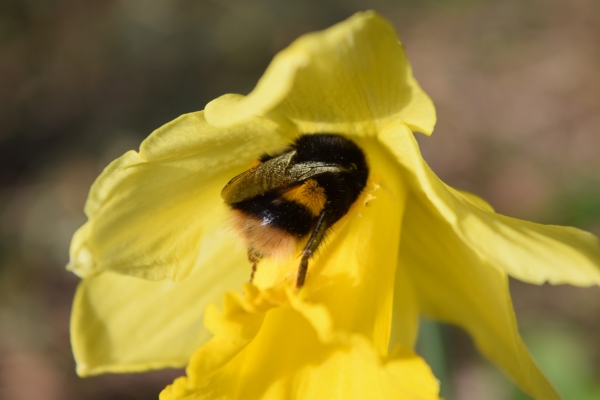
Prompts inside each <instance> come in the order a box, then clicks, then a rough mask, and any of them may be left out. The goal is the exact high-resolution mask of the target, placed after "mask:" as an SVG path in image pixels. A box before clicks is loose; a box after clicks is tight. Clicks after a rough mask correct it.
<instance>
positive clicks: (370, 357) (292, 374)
mask: <svg viewBox="0 0 600 400" xmlns="http://www.w3.org/2000/svg"><path fill="white" fill-rule="evenodd" d="M315 317H316V318H315ZM329 318H330V316H329V314H328V312H327V311H326V310H324V309H323V306H321V305H310V304H308V303H305V302H303V301H302V300H300V299H299V298H297V297H296V296H295V295H294V294H292V293H291V292H289V291H288V292H287V295H286V294H285V293H282V292H281V291H280V292H279V293H277V290H270V291H267V292H262V293H261V292H259V291H257V290H256V289H255V288H253V287H249V288H247V292H246V298H245V299H242V297H241V296H238V295H235V294H229V295H228V296H227V298H226V301H225V310H224V312H223V313H219V312H218V311H217V310H216V309H215V308H214V307H212V308H211V311H210V312H208V311H207V321H206V323H207V325H209V326H211V327H212V330H213V331H214V333H215V337H214V338H213V339H211V340H210V341H209V342H208V343H207V344H206V345H205V346H203V347H201V348H200V349H198V351H197V352H196V353H195V354H194V356H193V357H192V359H191V361H190V364H189V366H188V368H187V375H188V376H187V377H183V378H178V379H177V380H175V382H174V383H173V384H172V385H170V386H169V387H167V388H166V389H165V390H164V391H163V392H162V393H161V395H160V399H161V400H176V399H199V398H201V399H207V400H208V399H223V398H247V399H284V398H285V399H290V400H291V399H317V398H322V399H335V398H340V399H365V398H369V399H386V400H387V399H407V400H408V399H423V400H425V399H437V398H438V396H437V393H438V384H437V381H436V380H435V378H434V377H433V375H432V374H431V371H430V369H429V367H428V366H427V365H426V364H425V363H424V362H423V360H421V359H420V358H418V357H416V356H415V355H414V354H413V353H410V352H408V351H404V352H398V353H396V354H394V355H393V356H391V357H390V358H389V359H387V360H383V359H381V358H380V357H379V355H378V353H377V351H376V350H375V349H374V348H373V346H372V345H371V344H370V342H369V341H368V340H366V339H365V338H364V337H362V336H361V335H347V334H343V333H336V332H333V331H331V330H330V327H331V326H332V325H333V324H332V323H331V322H328V321H327V320H328V319H329ZM284 332H285V334H284Z"/></svg>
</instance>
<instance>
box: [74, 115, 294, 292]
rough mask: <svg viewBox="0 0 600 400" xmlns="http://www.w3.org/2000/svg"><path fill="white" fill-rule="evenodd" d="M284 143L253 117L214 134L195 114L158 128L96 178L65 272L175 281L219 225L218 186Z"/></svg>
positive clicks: (221, 216)
mask: <svg viewBox="0 0 600 400" xmlns="http://www.w3.org/2000/svg"><path fill="white" fill-rule="evenodd" d="M250 137H251V138H252V140H248V138H250ZM285 144H286V140H285V138H284V136H283V135H282V134H281V131H280V128H279V126H278V125H277V124H275V123H273V122H271V121H268V120H266V119H261V118H254V119H252V120H249V121H248V122H247V123H245V124H244V125H240V126H235V127H230V128H214V127H211V126H210V125H208V124H207V123H206V121H205V120H204V116H203V113H202V112H197V113H193V114H187V115H183V116H181V117H179V118H177V119H176V120H174V121H172V122H170V123H168V124H166V125H165V126H163V127H161V128H159V129H158V130H156V131H155V132H153V133H152V134H151V135H150V136H149V137H148V138H147V139H146V140H145V141H144V142H143V143H142V145H141V147H140V152H139V153H137V152H135V151H130V152H128V153H126V154H125V155H123V156H122V157H120V158H119V159H117V160H115V161H114V162H113V163H111V164H110V165H109V166H108V167H107V168H106V170H105V171H104V172H103V173H102V174H101V175H100V177H99V178H98V179H97V180H96V182H95V183H94V185H93V186H92V189H91V191H90V195H89V197H88V201H87V203H86V207H85V211H86V214H87V216H88V218H89V220H88V222H87V223H86V224H85V225H84V226H83V227H81V228H80V230H79V231H78V232H77V233H76V234H75V236H74V237H73V241H72V243H71V251H70V255H71V259H70V263H69V265H68V268H69V269H70V270H72V271H73V272H75V273H76V274H78V275H79V276H82V277H85V276H90V275H94V274H97V273H99V272H102V271H116V272H120V273H123V274H129V275H133V276H138V277H142V278H146V279H151V280H160V279H165V278H168V279H171V280H181V279H183V278H184V277H185V276H187V275H188V274H189V273H190V271H191V270H192V269H193V268H194V267H195V266H196V265H197V263H198V259H199V257H200V256H201V255H200V254H199V251H200V249H202V248H207V247H209V246H210V244H211V243H212V242H213V241H214V239H213V238H212V235H211V232H212V231H213V230H214V229H215V228H216V227H218V226H219V225H220V224H222V223H223V222H224V219H225V206H224V205H223V202H222V200H221V197H220V192H221V189H222V188H223V186H224V185H225V184H226V183H227V182H228V181H229V179H231V178H232V177H233V176H235V175H236V174H238V173H240V172H242V171H243V170H244V169H245V168H246V167H247V166H248V165H249V164H250V163H251V162H252V161H253V160H254V159H255V158H256V157H258V156H259V155H260V154H261V153H262V152H264V151H272V150H274V149H279V148H281V147H282V146H284V145H285Z"/></svg>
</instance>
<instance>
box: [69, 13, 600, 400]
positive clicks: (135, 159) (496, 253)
mask: <svg viewBox="0 0 600 400" xmlns="http://www.w3.org/2000/svg"><path fill="white" fill-rule="evenodd" d="M434 124H435V110H434V108H433V105H432V103H431V101H430V99H429V98H428V97H427V95H426V94H425V93H424V92H423V91H422V90H421V88H420V87H419V85H418V84H417V82H416V81H415V80H414V78H413V77H412V73H411V69H410V66H409V64H408V61H407V60H406V56H405V54H404V50H403V48H402V46H401V44H400V43H399V41H398V38H397V36H396V34H395V32H394V29H393V28H392V27H391V26H390V24H389V23H388V22H387V21H385V20H384V19H383V18H381V17H379V16H378V15H376V14H375V13H373V12H366V13H360V14H356V15H355V16H353V17H351V18H350V19H348V20H347V21H345V22H342V23H340V24H338V25H335V26H333V27H331V28H329V29H327V30H325V31H323V32H318V33H313V34H309V35H305V36H303V37H301V38H300V39H298V40H296V41H295V42H294V43H293V44H292V45H290V46H289V47H288V48H287V49H285V50H283V51H282V52H281V53H279V54H278V55H277V56H276V57H275V58H274V60H273V61H272V63H271V65H270V66H269V67H268V69H267V71H266V72H265V74H264V76H263V77H262V78H261V79H260V81H259V82H258V84H257V86H256V87H255V89H254V90H253V91H252V92H251V93H250V94H248V95H247V96H242V95H225V96H222V97H220V98H218V99H216V100H214V101H212V102H211V103H209V104H208V105H207V107H206V110H205V111H203V112H202V111H201V112H197V113H192V114H187V115H183V116H181V117H179V118H178V119H176V120H174V121H172V122H171V123H169V124H167V125H165V126H163V127H162V128H160V129H158V130H156V131H155V132H153V133H152V134H151V135H150V136H149V137H148V138H147V139H146V140H145V141H144V142H143V143H142V145H141V147H140V151H139V152H135V151H131V152H128V153H126V154H125V155H123V156H122V157H121V158H119V159H117V160H116V161H114V162H113V163H112V164H111V165H109V166H108V167H107V168H106V170H105V171H104V172H103V173H102V175H101V176H100V177H99V178H98V180H97V181H96V182H95V183H94V185H93V186H92V189H91V192H90V195H89V198H88V201H87V203H86V208H85V211H86V214H87V215H88V218H89V220H88V222H87V223H86V224H85V225H84V226H82V227H81V228H80V229H79V230H78V231H77V233H76V234H75V236H74V238H73V242H72V245H71V262H70V264H69V267H68V268H69V269H70V270H72V271H73V272H75V273H77V274H78V275H79V276H81V277H82V278H84V279H83V280H82V282H81V284H80V286H79V288H78V290H77V294H76V296H75V301H74V307H73V315H72V323H71V331H72V343H73V350H74V353H75V358H76V360H77V371H78V373H79V374H80V375H82V376H86V375H93V374H99V373H104V372H134V371H143V370H148V369H157V368H166V367H181V366H183V365H187V374H186V376H185V377H182V378H179V379H177V380H176V381H175V382H174V383H173V384H172V385H170V386H169V387H167V388H166V389H165V390H164V391H163V392H162V393H161V399H163V400H167V399H192V398H194V399H223V398H244V399H283V398H287V399H321V398H327V399H330V398H332V399H335V398H340V399H352V398H355V399H363V398H374V399H436V398H437V396H438V395H437V393H438V384H437V381H436V380H435V378H434V377H433V376H432V374H431V371H430V370H429V368H428V367H427V365H426V364H425V363H424V362H423V361H422V360H421V359H420V358H419V357H418V356H416V355H415V354H414V353H413V352H412V350H410V349H411V348H412V347H413V345H414V341H415V337H416V334H417V329H418V326H417V320H418V316H419V315H420V314H422V315H426V316H428V317H431V318H436V319H438V320H441V321H444V322H448V323H452V324H456V325H458V326H460V327H462V328H463V329H465V330H466V331H467V332H468V333H469V334H470V335H471V336H472V337H473V339H474V342H475V344H476V346H477V348H478V349H479V350H480V351H481V352H482V353H483V354H484V355H485V356H486V357H488V358H489V359H490V360H491V361H493V362H494V363H496V364H497V365H498V366H499V367H500V368H502V369H503V370H504V371H505V372H506V373H507V374H508V375H509V376H510V377H511V378H512V379H513V380H514V381H515V382H516V383H517V384H518V385H519V386H520V387H521V388H522V389H523V390H524V391H525V392H526V393H528V394H530V395H531V396H533V397H534V398H537V399H544V400H546V399H557V398H559V395H558V394H557V393H556V391H555V390H554V389H553V387H552V385H551V384H550V383H549V382H548V381H547V380H546V378H545V377H544V376H543V375H542V374H541V372H540V371H539V370H538V368H537V366H536V365H535V363H534V362H533V361H532V359H531V357H530V355H529V353H528V351H527V349H526V348H525V347H524V345H523V343H522V341H521V339H520V337H519V334H518V331H517V325H516V321H515V316H514V313H513V310H512V305H511V300H510V294H509V291H508V275H511V276H513V277H515V278H518V279H521V280H523V281H525V282H530V283H535V284H541V283H543V282H546V281H548V282H550V283H553V284H558V283H570V284H574V285H580V286H589V285H595V284H599V283H600V248H599V246H598V240H597V238H595V237H594V236H593V235H591V234H589V233H586V232H583V231H580V230H577V229H574V228H565V227H557V226H547V225H539V224H534V223H531V222H526V221H520V220H516V219H512V218H509V217H505V216H502V215H499V214H496V213H494V211H493V210H492V209H491V207H490V206H489V205H488V204H487V203H485V202H484V201H483V200H481V199H479V198H477V197H476V196H473V195H471V194H468V193H463V192H460V191H457V190H455V189H452V188H450V187H449V186H447V185H445V184H444V183H443V182H441V181H440V180H439V179H438V178H437V177H436V176H435V174H434V173H433V172H432V171H431V170H430V169H429V167H428V166H427V165H426V163H425V162H424V161H423V158H422V157H421V154H420V152H419V148H418V146H417V143H416V141H415V138H414V135H413V132H421V133H424V134H426V135H429V134H431V132H432V130H433V126H434ZM312 133H335V134H339V135H343V136H345V137H347V138H349V139H351V140H352V141H353V142H355V143H356V144H357V145H358V146H359V147H360V148H361V149H362V150H363V151H364V153H365V155H366V158H367V163H368V165H369V170H370V173H369V179H368V181H367V184H366V187H365V189H364V190H363V191H362V193H361V194H360V196H359V197H358V199H357V200H356V202H355V203H354V204H353V206H352V207H351V208H350V209H349V211H348V213H347V214H346V215H344V216H343V217H342V218H341V219H340V220H339V221H337V222H336V223H335V224H334V225H333V227H332V229H331V232H330V233H329V235H328V237H327V239H326V241H325V243H324V244H323V245H322V246H321V247H320V248H319V251H318V252H317V254H316V256H315V257H314V259H313V260H312V261H311V264H310V268H309V270H308V274H307V276H306V282H305V284H304V286H303V288H302V289H301V290H300V291H296V290H295V289H294V283H295V279H296V274H297V269H298V260H297V259H296V258H292V259H290V260H288V261H282V260H280V259H276V258H265V259H264V260H262V261H261V263H260V268H259V269H258V271H257V273H256V276H255V279H254V283H253V284H246V286H244V294H241V293H239V292H238V290H239V288H240V287H241V286H242V284H243V282H245V281H246V280H247V278H248V275H249V272H250V271H249V266H248V263H247V260H246V249H245V248H244V246H242V245H239V244H236V243H237V242H236V238H235V234H233V233H232V230H231V226H230V224H229V223H228V217H227V209H226V205H225V204H224V203H223V201H222V199H221V196H220V192H221V189H222V188H223V186H224V185H225V184H226V183H227V182H228V181H229V180H230V179H231V178H232V177H234V176H236V175H238V174H240V173H241V172H243V171H244V170H245V169H246V168H247V167H248V166H249V165H250V164H251V163H252V161H253V160H255V159H257V158H258V157H259V156H260V155H261V154H262V153H264V152H273V153H277V152H281V151H282V150H283V149H285V148H286V147H287V146H288V145H289V143H290V142H292V141H293V140H294V139H295V138H297V137H298V136H299V135H302V134H312ZM223 295H224V302H223V306H222V311H219V308H218V307H217V306H216V305H215V304H214V303H215V302H217V301H219V299H220V298H221V297H222V296H223ZM205 309H206V310H205ZM203 320H204V321H203ZM203 322H204V324H203ZM389 348H391V349H393V350H392V351H389V352H388V349H389Z"/></svg>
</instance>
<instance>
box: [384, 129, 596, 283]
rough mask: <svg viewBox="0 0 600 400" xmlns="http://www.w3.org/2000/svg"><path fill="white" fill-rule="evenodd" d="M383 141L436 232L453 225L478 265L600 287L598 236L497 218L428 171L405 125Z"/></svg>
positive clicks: (539, 279) (519, 275) (521, 276)
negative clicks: (483, 264)
mask: <svg viewBox="0 0 600 400" xmlns="http://www.w3.org/2000/svg"><path fill="white" fill-rule="evenodd" d="M380 139H381V140H382V142H383V143H384V144H385V145H386V146H387V147H388V148H389V149H390V150H391V151H392V152H393V153H394V155H395V156H396V158H397V159H398V161H399V162H400V165H401V167H402V169H403V170H404V175H405V177H406V179H407V181H408V184H409V186H410V187H411V190H412V191H413V192H414V193H415V196H417V197H418V198H419V201H422V202H424V203H427V204H428V211H429V213H430V215H431V217H430V218H429V221H430V222H429V223H430V224H431V229H432V230H434V229H437V227H438V226H441V225H448V226H450V227H451V228H452V234H453V235H454V236H455V237H456V238H457V240H458V241H461V242H463V243H465V244H466V245H467V247H468V248H469V249H470V250H471V251H472V252H473V253H474V254H476V255H477V257H479V259H480V260H482V261H483V262H486V263H488V264H489V265H491V266H494V267H496V268H498V269H499V270H501V271H505V272H507V273H508V274H509V275H511V276H513V277H515V278H517V279H520V280H522V281H525V282H529V283H535V284H542V283H543V282H545V281H548V282H550V283H552V284H560V283H570V284H573V285H578V286H590V285H596V284H600V246H599V244H598V239H597V238H596V237H595V236H594V235H592V234H590V233H588V232H584V231H581V230H579V229H575V228H571V227H562V226H553V225H542V224H536V223H533V222H528V221H521V220H518V219H515V218H510V217H506V216H503V215H500V214H496V213H494V212H493V210H492V209H491V207H489V205H487V204H486V203H485V202H483V201H482V200H481V199H478V198H476V197H475V196H473V195H467V194H465V193H461V192H459V191H456V190H454V189H452V188H450V187H448V186H447V185H445V184H444V183H443V182H442V181H440V180H439V178H438V177H437V176H436V175H435V174H434V173H433V172H432V171H431V169H430V168H429V166H427V164H426V163H425V161H424V160H423V158H422V156H421V153H420V151H419V148H418V145H417V142H416V140H415V138H414V136H413V135H412V133H411V132H410V131H409V130H408V129H407V128H406V127H405V126H402V125H397V126H394V127H389V129H386V130H385V131H384V132H383V133H382V135H381V138H380Z"/></svg>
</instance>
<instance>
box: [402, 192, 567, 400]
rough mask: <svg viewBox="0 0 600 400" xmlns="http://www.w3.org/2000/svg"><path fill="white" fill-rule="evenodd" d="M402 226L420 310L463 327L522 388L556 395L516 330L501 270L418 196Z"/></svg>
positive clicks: (404, 257) (541, 395)
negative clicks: (435, 217) (438, 219)
mask: <svg viewBox="0 0 600 400" xmlns="http://www.w3.org/2000/svg"><path fill="white" fill-rule="evenodd" d="M403 230H405V231H408V232H411V234H410V235H404V236H403V237H402V242H401V245H400V263H401V265H410V266H411V267H410V268H409V269H408V276H409V277H410V280H411V282H412V285H413V287H414V292H415V293H416V295H417V298H418V303H419V308H420V311H421V312H422V313H423V314H425V315H426V316H429V317H431V318H435V319H437V320H440V321H444V322H448V323H452V324H456V325H458V326H460V327H462V328H463V329H465V330H466V331H467V332H468V333H469V334H470V335H471V337H472V338H473V340H474V342H475V345H476V346H477V348H478V349H479V350H480V351H481V352H482V353H483V354H484V355H485V356H487V357H488V358H489V359H490V360H491V361H493V362H494V363H495V364H496V365H498V366H499V367H500V368H502V369H503V370H504V371H505V372H506V373H507V374H508V375H509V376H510V377H512V379H514V380H515V382H516V383H517V384H518V385H519V386H520V387H521V388H522V389H523V391H525V392H526V393H528V394H530V395H531V396H533V397H534V398H536V399H544V400H552V399H559V398H560V396H559V395H558V394H557V393H556V391H555V390H554V389H553V387H552V385H551V384H550V383H549V382H548V381H547V379H546V378H545V377H544V376H543V374H542V373H541V372H540V370H539V369H538V367H537V366H536V364H535V363H534V361H533V360H532V358H531V356H530V355H529V352H528V351H527V349H526V348H525V346H524V344H523V342H522V340H521V338H520V336H519V332H518V330H517V322H516V319H515V316H514V312H513V308H512V302H511V300H510V292H509V290H508V277H507V275H506V273H505V272H504V271H501V270H499V269H496V268H492V267H491V266H490V265H489V264H488V263H487V262H485V261H482V260H481V258H480V257H479V256H478V255H477V254H476V253H475V252H473V250H472V249H471V248H470V247H469V246H468V245H467V244H465V243H464V242H463V241H461V240H460V239H459V238H458V237H457V236H456V235H455V234H454V233H453V231H452V228H451V227H450V225H448V224H440V223H437V222H436V221H435V220H432V218H431V216H430V212H429V210H427V205H425V204H423V203H421V202H420V201H418V200H417V199H414V198H413V199H411V200H409V202H408V206H407V209H406V217H405V220H404V224H403Z"/></svg>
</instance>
